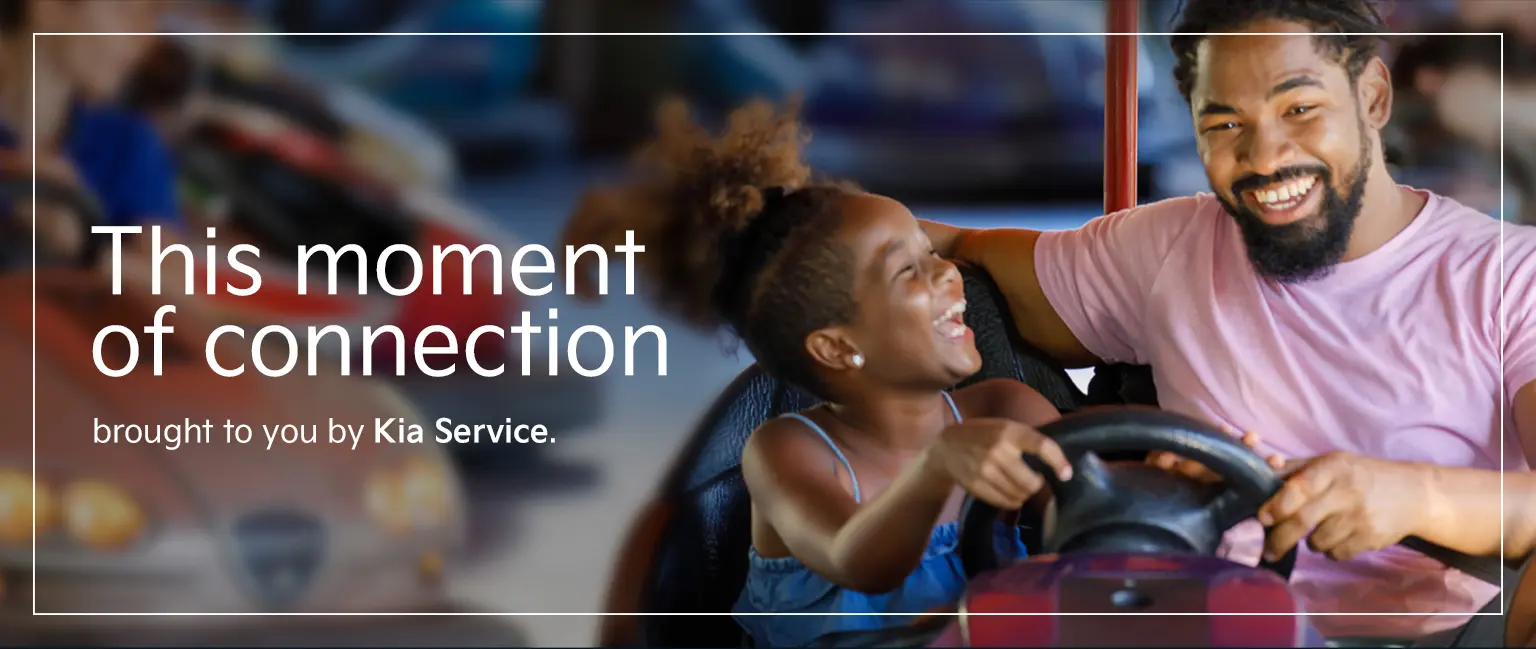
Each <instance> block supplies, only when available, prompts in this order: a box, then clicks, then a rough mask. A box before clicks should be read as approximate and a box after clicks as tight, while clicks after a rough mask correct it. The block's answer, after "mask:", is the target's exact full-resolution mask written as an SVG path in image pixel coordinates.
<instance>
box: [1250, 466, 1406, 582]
mask: <svg viewBox="0 0 1536 649" xmlns="http://www.w3.org/2000/svg"><path fill="white" fill-rule="evenodd" d="M1427 468H1429V465H1423V464H1415V463H1407V462H1393V461H1390V460H1380V459H1376V458H1371V457H1365V456H1361V455H1354V454H1352V453H1329V454H1327V455H1322V456H1319V457H1316V458H1313V459H1310V460H1306V461H1302V462H1299V463H1293V464H1292V465H1290V466H1287V467H1286V471H1287V472H1289V473H1290V477H1289V478H1288V479H1287V480H1286V483H1285V486H1284V487H1283V488H1281V489H1280V492H1279V493H1277V494H1275V496H1274V497H1273V498H1271V499H1270V500H1269V502H1267V503H1265V504H1264V506H1263V507H1261V508H1260V509H1259V516H1258V518H1259V522H1260V523H1263V524H1264V526H1265V527H1269V528H1270V530H1269V536H1268V539H1267V540H1266V542H1265V545H1264V556H1265V558H1266V559H1269V560H1271V561H1273V560H1274V559H1275V558H1277V557H1280V556H1284V555H1285V553H1286V552H1289V551H1290V550H1291V548H1293V547H1295V546H1296V545H1297V544H1298V543H1300V542H1301V541H1302V539H1306V540H1307V545H1308V546H1309V547H1311V548H1312V550H1314V551H1316V552H1321V553H1323V554H1326V555H1327V556H1328V557H1329V558H1332V559H1334V560H1336V561H1346V560H1349V559H1350V558H1353V557H1354V556H1356V555H1358V554H1361V553H1363V552H1369V551H1372V550H1380V549H1382V548H1386V547H1388V546H1391V545H1394V544H1396V543H1397V542H1398V541H1401V540H1403V538H1405V537H1408V536H1413V535H1416V534H1418V533H1419V529H1420V528H1421V527H1422V523H1423V521H1424V520H1425V519H1424V516H1425V512H1426V507H1427V503H1429V502H1430V496H1431V494H1429V493H1428V490H1429V488H1430V487H1429V484H1430V482H1431V480H1430V477H1429V476H1427V475H1426V474H1425V470H1426V469H1427Z"/></svg>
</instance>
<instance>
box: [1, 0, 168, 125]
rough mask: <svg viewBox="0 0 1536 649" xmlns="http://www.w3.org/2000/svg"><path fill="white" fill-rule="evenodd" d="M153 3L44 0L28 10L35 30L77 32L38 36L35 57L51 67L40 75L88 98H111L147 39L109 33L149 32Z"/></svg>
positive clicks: (153, 21) (154, 14) (146, 0)
mask: <svg viewBox="0 0 1536 649" xmlns="http://www.w3.org/2000/svg"><path fill="white" fill-rule="evenodd" d="M159 4H160V3H159V2H157V1H154V0H49V1H46V2H37V1H33V2H31V4H30V5H29V7H28V11H29V15H30V18H31V19H30V22H31V27H30V28H31V30H32V31H35V32H83V33H81V34H77V35H71V36H39V37H37V49H38V53H39V56H42V57H46V59H47V62H48V65H49V66H50V67H51V68H52V69H51V70H50V71H48V72H40V73H41V74H56V75H60V76H62V77H63V79H62V81H64V82H65V83H68V84H69V85H70V86H71V87H72V88H73V89H74V90H75V91H77V92H79V93H81V95H83V97H84V98H85V99H88V100H98V101H99V100H104V99H110V98H112V97H115V96H116V95H117V94H118V92H119V90H120V89H121V88H122V85H123V83H124V82H125V81H127V79H128V78H129V76H130V75H131V74H132V73H133V70H134V66H136V65H137V64H138V63H139V61H140V59H142V58H143V55H144V54H145V52H147V51H148V46H149V45H150V43H151V42H152V39H153V36H123V35H118V34H112V33H111V32H140V33H143V32H153V31H155V30H156V22H157V18H158V16H159V11H160V6H159Z"/></svg>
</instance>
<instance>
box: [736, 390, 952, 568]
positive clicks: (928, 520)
mask: <svg viewBox="0 0 1536 649" xmlns="http://www.w3.org/2000/svg"><path fill="white" fill-rule="evenodd" d="M741 472H742V476H743V478H745V480H746V483H747V489H748V491H749V492H751V494H752V505H753V507H754V508H755V509H756V510H757V512H758V513H759V514H761V515H762V516H764V517H765V518H767V519H768V521H769V523H770V524H771V525H772V526H773V529H774V531H776V532H777V533H778V535H779V538H780V539H782V540H783V541H784V544H785V546H786V547H788V548H789V551H790V552H791V553H792V554H794V555H795V557H796V558H798V559H800V561H801V562H802V563H804V564H805V565H806V567H808V568H810V569H811V570H813V571H815V572H816V573H817V574H820V575H821V576H823V577H825V578H827V580H829V581H832V582H833V583H836V584H838V585H841V586H843V587H845V588H850V589H853V590H856V591H859V592H864V593H884V592H889V591H892V590H895V589H896V588H898V587H900V586H901V584H902V583H903V582H905V581H906V579H907V576H908V575H910V574H912V571H913V570H916V569H917V565H918V562H919V561H920V560H921V559H922V556H923V551H924V550H925V549H926V548H927V546H928V539H929V536H930V535H931V533H932V530H933V526H934V524H935V523H936V522H937V521H938V519H939V515H940V514H941V513H943V510H944V505H945V504H946V503H947V502H948V501H949V497H950V495H951V494H952V493H954V489H955V483H954V481H953V480H951V479H950V478H949V476H948V475H946V474H945V473H944V472H943V471H942V470H936V469H935V467H934V463H931V462H914V463H912V465H911V466H910V467H908V468H907V470H906V471H904V472H903V473H902V474H901V475H900V476H899V477H898V478H897V479H896V480H895V482H893V483H891V486H890V487H889V488H887V489H886V490H885V491H884V492H882V493H881V494H880V495H879V496H877V497H875V498H866V499H865V502H864V504H863V506H862V507H861V506H859V504H858V503H855V502H854V501H853V495H852V494H851V493H850V492H849V490H848V488H847V487H846V486H844V485H845V484H846V482H845V478H844V477H843V474H844V473H846V471H844V469H843V466H842V464H841V463H840V462H838V460H837V458H836V457H835V456H834V455H833V454H832V452H831V451H830V450H829V449H828V448H827V446H826V444H825V443H823V442H822V441H821V440H820V439H818V438H816V437H815V436H814V435H812V434H811V433H810V432H809V431H807V430H805V429H804V427H803V425H801V424H799V423H798V422H794V421H789V420H772V421H769V422H768V423H766V424H764V425H763V427H762V428H759V429H758V430H757V431H756V432H754V433H753V434H752V437H751V439H749V440H748V441H747V447H746V450H745V453H744V454H743V456H742V462H741Z"/></svg>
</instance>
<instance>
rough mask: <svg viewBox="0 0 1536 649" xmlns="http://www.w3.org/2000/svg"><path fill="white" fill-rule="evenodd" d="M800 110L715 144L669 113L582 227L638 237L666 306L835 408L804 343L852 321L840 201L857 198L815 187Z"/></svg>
mask: <svg viewBox="0 0 1536 649" xmlns="http://www.w3.org/2000/svg"><path fill="white" fill-rule="evenodd" d="M797 108H798V107H797V106H796V105H795V104H793V103H792V104H791V105H790V106H788V107H786V108H785V109H784V110H776V109H775V108H774V107H773V105H771V104H769V103H767V102H764V101H755V102H752V103H749V104H747V105H745V106H743V107H741V108H738V109H737V110H736V111H734V112H733V113H731V115H730V116H729V120H728V125H727V127H726V128H725V129H724V132H723V133H721V134H719V135H718V136H716V135H713V134H711V133H710V132H709V131H708V130H706V129H705V128H703V127H701V126H699V125H698V124H697V123H695V122H694V121H693V120H692V118H691V116H690V115H689V112H688V109H687V107H686V106H685V105H684V104H683V103H682V102H680V101H675V100H673V101H668V102H666V103H664V104H663V105H662V107H661V109H660V110H659V111H658V114H657V120H656V122H657V134H656V137H655V139H654V140H652V141H651V142H650V143H648V144H647V145H645V146H644V147H642V149H641V150H640V151H639V152H638V155H637V157H636V160H635V168H634V170H633V171H634V172H635V174H636V175H635V177H634V178H633V179H632V181H631V183H630V184H628V185H625V186H623V187H622V188H621V189H619V190H617V191H611V192H608V193H594V194H591V195H589V196H588V199H587V200H584V201H582V203H581V204H580V205H579V206H578V208H577V212H578V213H577V214H576V216H575V218H576V219H577V220H578V221H580V220H584V219H592V218H593V217H596V218H595V219H593V220H594V221H597V222H603V223H609V224H613V226H614V229H617V230H620V231H622V230H626V229H627V230H634V231H635V241H636V243H639V244H641V245H644V246H645V252H644V253H643V254H642V255H640V257H639V259H638V261H637V264H638V266H639V270H640V272H641V273H643V275H644V276H645V277H646V280H647V283H648V284H649V285H650V288H651V289H652V291H653V293H652V295H653V299H654V300H655V301H656V303H657V304H658V305H659V306H661V307H662V308H663V309H664V310H667V311H669V312H672V313H674V314H676V315H678V316H681V317H682V318H684V319H685V320H686V321H688V322H689V323H690V324H693V325H695V326H698V327H700V328H703V329H707V330H713V329H717V328H722V327H723V328H726V329H728V330H729V331H730V332H732V333H734V334H735V335H736V336H737V337H738V338H739V339H740V340H741V341H742V342H743V343H744V344H745V345H746V346H747V349H748V350H749V351H750V352H751V353H752V354H753V356H755V357H756V360H757V362H758V364H760V365H762V366H763V368H764V369H765V370H767V371H768V372H770V373H771V374H773V375H774V376H776V377H778V378H779V379H781V380H784V381H788V382H791V383H795V384H797V385H800V386H801V387H803V388H805V389H808V390H811V391H812V392H815V393H817V394H818V395H820V396H821V397H822V398H828V396H827V394H826V390H825V386H824V385H822V384H821V382H820V381H819V380H818V378H817V374H816V373H815V371H814V369H813V366H812V364H811V360H810V357H809V355H808V353H807V351H806V349H805V339H806V337H807V336H809V335H810V334H811V333H812V332H814V331H815V330H817V329H820V328H823V327H826V326H829V325H833V324H838V323H845V322H849V321H850V320H851V319H852V318H853V317H854V315H855V309H854V303H853V296H852V292H851V291H852V280H853V269H852V267H851V254H850V252H849V251H848V250H847V249H846V248H845V247H844V246H842V245H840V244H839V243H838V242H837V241H836V239H835V234H836V233H837V230H838V229H839V227H840V226H841V223H842V219H841V218H840V215H839V213H838V209H839V206H838V203H837V201H838V199H840V198H842V197H843V196H846V195H847V194H848V193H849V192H852V191H856V190H855V189H854V188H853V187H852V186H851V185H848V184H845V183H833V182H818V181H813V180H812V174H811V170H810V168H809V167H807V166H806V164H805V163H804V162H803V161H802V159H801V152H802V147H803V146H804V144H805V142H806V141H807V139H808V137H807V135H806V132H805V128H804V126H803V125H802V124H801V123H800V121H799V120H798V116H797V112H798V111H797ZM591 210H601V211H603V212H606V213H605V214H600V215H591V214H585V212H587V211H591Z"/></svg>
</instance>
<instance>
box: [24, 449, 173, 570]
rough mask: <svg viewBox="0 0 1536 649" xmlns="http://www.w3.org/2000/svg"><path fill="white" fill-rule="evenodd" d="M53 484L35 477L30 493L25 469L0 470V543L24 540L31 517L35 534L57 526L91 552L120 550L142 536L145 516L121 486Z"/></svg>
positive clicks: (29, 536) (29, 537)
mask: <svg viewBox="0 0 1536 649" xmlns="http://www.w3.org/2000/svg"><path fill="white" fill-rule="evenodd" d="M57 484H60V485H62V487H59V486H55V483H54V482H53V481H50V480H48V479H46V478H43V477H39V478H38V480H37V489H36V491H35V492H34V490H33V482H32V476H31V475H30V474H29V473H28V472H26V471H21V470H15V469H6V470H0V542H4V543H7V544H26V543H30V542H31V541H32V531H33V521H34V520H35V521H36V529H37V532H38V535H39V536H45V535H47V534H48V533H50V532H53V531H55V530H58V531H61V532H63V533H65V534H67V535H68V536H69V538H70V539H72V540H73V541H75V542H76V543H79V544H80V545H83V546H85V547H87V548H90V549H93V550H100V551H114V550H121V549H124V548H126V547H128V546H130V545H133V543H135V542H136V541H138V540H139V539H140V538H141V537H143V535H144V532H145V530H146V529H147V527H148V525H147V522H148V517H147V516H146V514H145V512H144V508H143V507H142V506H141V505H140V504H139V502H138V501H137V500H135V499H134V498H133V496H132V495H130V494H129V493H128V492H127V491H124V490H123V489H122V488H121V487H118V486H116V485H114V484H112V483H110V482H106V481H103V480H95V479H76V480H69V481H61V482H59V483H57ZM34 509H35V511H36V515H35V518H34V514H33V512H34Z"/></svg>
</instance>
